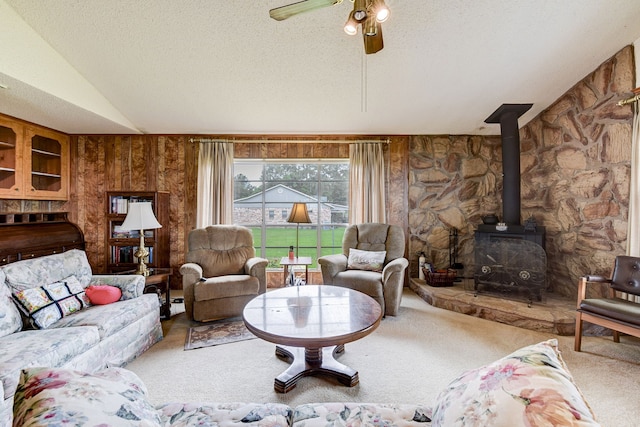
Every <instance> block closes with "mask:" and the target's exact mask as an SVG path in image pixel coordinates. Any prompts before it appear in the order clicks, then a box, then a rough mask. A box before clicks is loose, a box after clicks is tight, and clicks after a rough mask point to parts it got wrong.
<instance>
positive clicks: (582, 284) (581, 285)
mask: <svg viewBox="0 0 640 427" xmlns="http://www.w3.org/2000/svg"><path fill="white" fill-rule="evenodd" d="M589 283H609V284H611V279H607V278H606V277H603V276H582V277H581V278H580V279H578V301H577V308H580V303H581V302H582V300H583V299H585V298H586V297H587V285H588V284H589Z"/></svg>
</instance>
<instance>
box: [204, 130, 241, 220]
mask: <svg viewBox="0 0 640 427" xmlns="http://www.w3.org/2000/svg"><path fill="white" fill-rule="evenodd" d="M197 210H198V212H197V215H196V226H197V227H198V228H203V227H206V226H208V225H214V224H232V223H233V143H231V142H201V143H200V150H199V154H198V208H197Z"/></svg>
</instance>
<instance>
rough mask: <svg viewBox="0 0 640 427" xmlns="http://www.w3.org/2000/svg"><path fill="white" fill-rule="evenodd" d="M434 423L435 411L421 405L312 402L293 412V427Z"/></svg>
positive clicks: (298, 407)
mask: <svg viewBox="0 0 640 427" xmlns="http://www.w3.org/2000/svg"><path fill="white" fill-rule="evenodd" d="M430 421H431V409H430V408H428V407H425V406H420V405H406V404H403V405H397V404H371V403H352V402H347V403H344V402H334V403H308V404H305V405H300V406H297V407H296V408H295V410H294V411H293V420H292V426H293V427H327V426H407V425H420V424H421V423H429V422H430Z"/></svg>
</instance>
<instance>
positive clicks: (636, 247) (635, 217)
mask: <svg viewBox="0 0 640 427" xmlns="http://www.w3.org/2000/svg"><path fill="white" fill-rule="evenodd" d="M639 110H640V107H639V106H638V101H635V102H634V103H633V112H634V114H633V133H632V135H633V136H632V141H631V186H630V188H629V223H628V229H627V255H630V256H635V257H639V256H640V193H638V192H639V191H640V170H639V169H640V111H639ZM622 297H623V298H627V299H629V300H631V301H635V302H638V303H640V298H638V297H636V296H634V295H628V294H626V293H622Z"/></svg>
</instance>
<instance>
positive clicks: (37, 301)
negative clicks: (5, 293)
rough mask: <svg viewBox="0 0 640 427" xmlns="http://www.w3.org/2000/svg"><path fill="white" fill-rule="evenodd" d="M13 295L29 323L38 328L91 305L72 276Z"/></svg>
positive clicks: (42, 327)
mask: <svg viewBox="0 0 640 427" xmlns="http://www.w3.org/2000/svg"><path fill="white" fill-rule="evenodd" d="M13 297H14V298H15V300H16V301H17V302H18V305H19V307H20V308H21V309H22V310H23V312H24V314H25V316H27V317H28V318H29V320H30V322H31V324H32V325H33V326H34V327H36V328H39V329H46V328H48V327H49V326H51V325H52V324H53V323H55V322H57V321H58V320H60V319H61V318H63V317H64V316H68V315H70V314H73V313H75V312H77V311H80V310H82V309H83V308H86V307H88V306H90V305H91V303H90V302H89V299H88V298H87V296H86V295H85V292H84V288H83V287H82V285H81V284H80V282H79V281H78V279H76V278H75V277H74V276H71V277H68V278H66V279H65V280H64V281H62V282H57V283H51V284H49V285H45V286H40V287H36V288H29V289H23V290H21V291H17V292H14V294H13Z"/></svg>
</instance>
